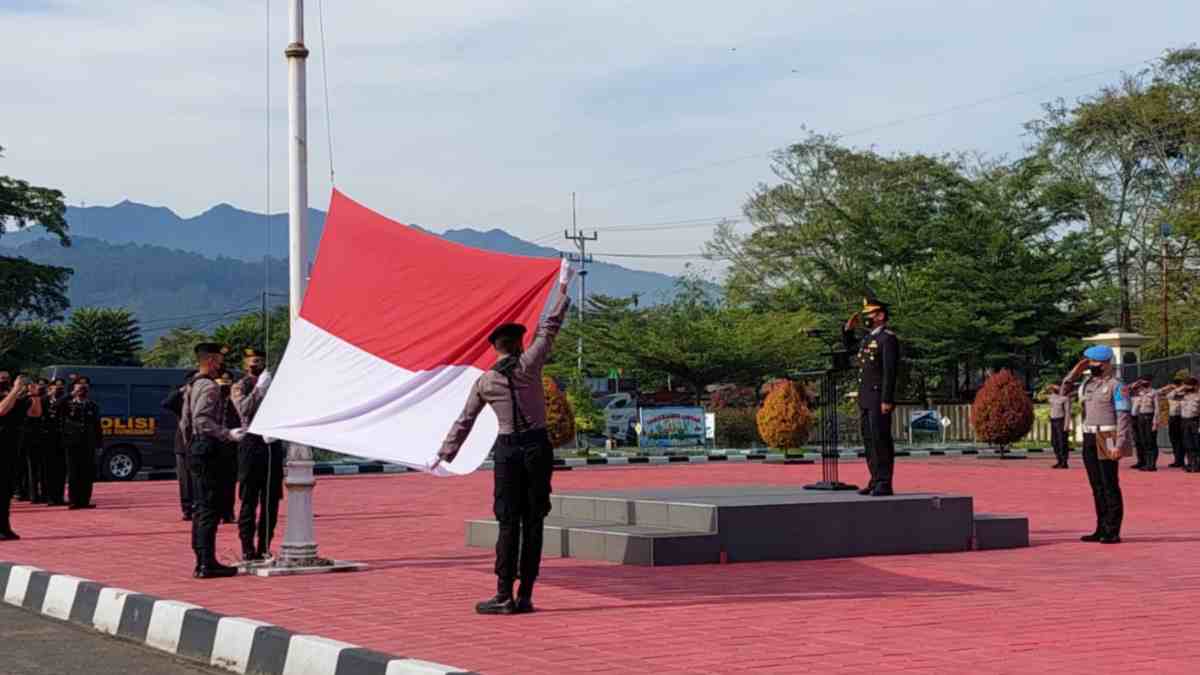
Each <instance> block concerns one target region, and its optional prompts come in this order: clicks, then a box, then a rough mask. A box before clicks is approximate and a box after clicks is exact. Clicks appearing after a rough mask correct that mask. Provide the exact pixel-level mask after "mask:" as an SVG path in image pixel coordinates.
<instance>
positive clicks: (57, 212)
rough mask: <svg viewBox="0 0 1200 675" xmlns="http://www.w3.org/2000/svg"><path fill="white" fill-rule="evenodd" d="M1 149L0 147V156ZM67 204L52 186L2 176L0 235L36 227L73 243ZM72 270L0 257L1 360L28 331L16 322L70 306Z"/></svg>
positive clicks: (51, 315)
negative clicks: (68, 289)
mask: <svg viewBox="0 0 1200 675" xmlns="http://www.w3.org/2000/svg"><path fill="white" fill-rule="evenodd" d="M3 151H4V148H3V147H0V158H2V157H3ZM66 212H67V206H66V203H65V202H64V201H63V194H62V193H61V192H59V191H58V190H54V189H52V188H45V187H38V186H35V185H30V184H29V183H27V182H25V181H23V180H18V179H16V178H11V177H9V176H0V236H3V235H4V233H5V232H14V231H21V230H25V229H28V228H30V227H39V228H41V229H44V230H46V231H47V232H49V233H50V234H52V235H54V236H56V237H57V238H58V240H59V243H60V244H61V245H63V246H70V245H71V238H70V236H69V235H68V234H67V220H66ZM70 277H71V270H70V269H67V268H65V267H54V266H51V265H38V264H35V263H32V262H30V261H28V260H26V259H25V258H18V257H9V256H0V359H4V358H8V357H9V351H10V350H12V349H15V348H16V347H17V345H18V343H19V342H21V340H23V339H24V337H23V336H26V333H25V332H23V330H24V329H21V328H19V327H18V326H17V323H18V322H20V321H29V320H34V321H47V322H52V321H57V320H59V319H61V318H62V314H63V312H64V311H66V309H67V307H69V306H70V303H69V301H68V300H67V282H68V280H69V279H70Z"/></svg>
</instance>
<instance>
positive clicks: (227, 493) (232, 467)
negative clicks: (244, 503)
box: [217, 443, 238, 520]
mask: <svg viewBox="0 0 1200 675" xmlns="http://www.w3.org/2000/svg"><path fill="white" fill-rule="evenodd" d="M237 448H238V444H237V443H224V444H223V447H222V448H221V468H220V469H219V471H218V473H219V474H220V489H219V491H218V493H217V506H218V508H217V515H218V516H219V517H220V518H221V519H223V520H233V519H234V518H235V517H236V516H237V511H236V510H235V507H236V504H237V475H238V460H237V457H238V449H237Z"/></svg>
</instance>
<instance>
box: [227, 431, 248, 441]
mask: <svg viewBox="0 0 1200 675" xmlns="http://www.w3.org/2000/svg"><path fill="white" fill-rule="evenodd" d="M229 437H230V438H232V439H233V440H235V441H240V440H242V439H243V438H245V437H246V430H245V429H242V428H238V429H230V430H229Z"/></svg>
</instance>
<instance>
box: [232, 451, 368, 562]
mask: <svg viewBox="0 0 1200 675" xmlns="http://www.w3.org/2000/svg"><path fill="white" fill-rule="evenodd" d="M287 457H288V461H287V476H286V478H285V479H284V487H285V488H287V530H286V532H285V533H284V535H283V543H282V544H281V545H280V547H279V557H278V558H276V559H274V560H270V561H267V562H266V563H261V564H257V565H247V566H246V567H245V569H246V571H247V573H249V574H254V575H255V576H260V577H276V576H294V575H298V574H321V573H325V572H353V571H356V570H361V569H366V567H367V566H366V565H365V564H363V563H357V562H351V561H346V560H330V559H326V558H322V557H320V556H318V555H317V537H316V533H315V532H314V529H313V488H314V487H315V486H316V484H317V479H316V477H315V476H314V475H313V464H314V463H313V459H312V449H311V448H309V447H308V446H305V445H301V444H299V443H289V444H288V451H287Z"/></svg>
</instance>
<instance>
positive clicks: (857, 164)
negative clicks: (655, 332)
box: [709, 136, 1098, 398]
mask: <svg viewBox="0 0 1200 675" xmlns="http://www.w3.org/2000/svg"><path fill="white" fill-rule="evenodd" d="M1050 168H1051V167H1050V165H1049V164H1048V163H1047V162H1046V161H1044V160H1042V159H1039V158H1036V157H1035V158H1030V159H1028V160H1023V161H1021V162H1017V163H1015V164H1011V165H1004V164H999V163H982V162H979V161H977V160H972V159H970V158H965V157H953V156H938V157H930V156H924V155H895V156H882V155H879V154H877V153H875V152H874V151H870V150H854V149H850V148H846V147H843V146H841V145H840V144H839V143H838V142H837V141H836V140H834V139H831V138H828V137H824V136H813V137H811V138H809V139H808V140H806V141H805V142H803V143H799V144H796V145H794V146H792V147H791V148H790V149H788V150H787V151H785V152H783V153H780V154H779V155H778V156H777V157H776V160H775V172H776V175H777V176H778V177H779V182H778V183H777V184H775V185H761V186H759V188H758V189H757V190H756V191H755V193H754V194H753V195H752V196H751V198H750V200H749V202H748V203H747V205H746V213H747V215H748V216H749V218H750V220H751V222H752V223H753V224H754V226H755V229H754V231H753V232H752V233H750V234H749V235H738V234H736V233H734V232H733V230H732V229H729V228H722V229H720V230H719V231H718V233H717V236H716V237H715V238H714V240H713V241H712V242H710V244H709V250H710V252H712V253H714V254H717V255H720V256H722V257H725V258H728V259H729V260H731V262H732V265H731V269H730V272H729V275H728V278H727V283H726V289H727V293H728V296H729V298H730V299H731V300H732V301H733V302H737V303H743V304H745V305H747V306H749V307H752V308H754V309H755V310H756V311H772V310H774V311H787V310H793V311H796V310H804V309H809V310H811V311H812V312H813V313H814V314H815V315H816V317H817V318H816V321H815V322H816V323H817V324H818V325H822V326H826V327H828V328H827V330H829V331H836V330H837V329H838V328H840V326H841V323H842V322H843V321H844V320H845V319H846V316H847V315H848V314H849V313H850V311H852V309H853V308H854V307H856V306H858V304H859V303H860V302H861V298H862V295H863V293H864V292H865V291H866V290H867V289H872V290H874V291H875V292H876V293H877V294H878V295H879V296H880V297H882V298H883V299H884V300H886V301H888V302H889V303H890V304H891V306H892V323H893V324H894V325H895V326H896V329H897V330H898V332H899V333H900V335H901V336H902V338H903V343H904V348H905V365H906V368H908V369H909V370H910V371H911V372H910V373H909V374H908V375H906V374H905V373H904V372H902V377H901V380H902V382H904V381H909V382H910V385H911V386H909V387H906V389H907V390H908V392H907V393H908V394H909V395H914V394H915V395H917V396H919V397H922V398H924V397H926V396H927V395H928V391H929V390H930V389H939V388H941V389H943V390H945V391H946V394H947V395H954V393H956V391H957V383H958V382H959V381H960V379H961V375H962V374H963V373H961V372H960V364H962V363H965V364H966V365H967V370H968V372H971V371H977V370H981V369H983V368H986V367H994V366H998V365H1007V364H1016V363H1019V364H1021V365H1023V366H1026V367H1028V366H1030V365H1035V364H1037V363H1040V362H1044V361H1046V360H1047V359H1048V358H1050V357H1052V356H1053V352H1054V350H1055V346H1056V344H1057V341H1058V340H1060V339H1062V337H1064V334H1065V336H1070V335H1073V334H1075V333H1078V332H1080V331H1089V330H1091V329H1092V328H1093V327H1094V320H1093V319H1094V316H1095V312H1096V310H1095V303H1093V302H1091V301H1090V299H1088V298H1087V297H1086V296H1085V295H1084V294H1083V292H1082V291H1083V290H1084V287H1085V286H1086V285H1087V284H1088V283H1089V282H1090V281H1092V280H1094V279H1095V277H1096V269H1095V268H1096V267H1097V264H1096V261H1097V257H1096V256H1097V255H1098V254H1097V248H1096V247H1094V246H1092V245H1090V244H1089V242H1088V241H1087V240H1085V239H1084V238H1083V237H1080V236H1078V235H1071V234H1069V228H1070V226H1071V224H1072V223H1074V222H1075V221H1076V219H1077V218H1078V217H1079V214H1080V212H1081V209H1082V204H1081V201H1082V200H1083V198H1084V197H1085V196H1086V192H1085V191H1084V190H1083V189H1082V188H1081V187H1080V185H1079V184H1078V183H1075V182H1072V181H1070V180H1066V179H1063V178H1062V177H1061V176H1058V175H1057V174H1054V173H1053V172H1052V171H1051V170H1050ZM947 385H951V386H947Z"/></svg>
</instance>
